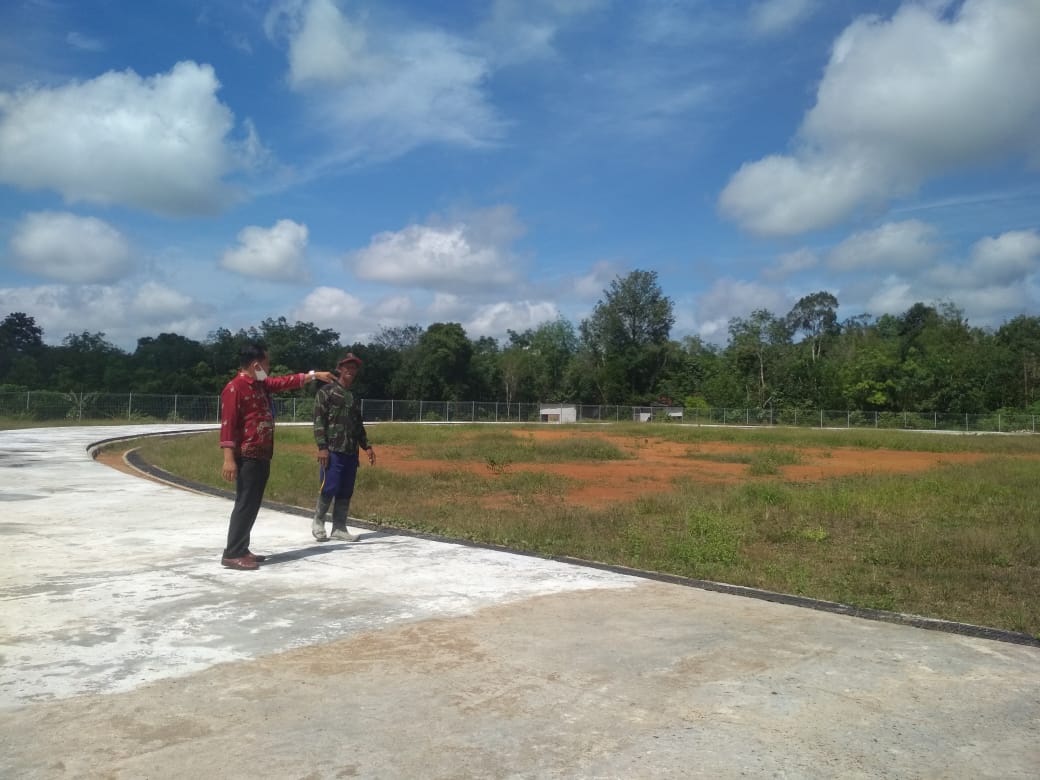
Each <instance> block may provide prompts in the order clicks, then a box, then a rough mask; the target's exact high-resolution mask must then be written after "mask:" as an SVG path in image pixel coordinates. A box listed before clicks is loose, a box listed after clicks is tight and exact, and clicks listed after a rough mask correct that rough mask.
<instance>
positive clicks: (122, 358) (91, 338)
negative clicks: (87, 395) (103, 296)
mask: <svg viewBox="0 0 1040 780" xmlns="http://www.w3.org/2000/svg"><path fill="white" fill-rule="evenodd" d="M52 358H53V360H54V366H53V369H54V374H53V382H54V384H55V386H56V389H58V390H72V391H77V392H96V391H102V390H103V391H108V392H128V391H129V390H130V388H129V386H128V384H129V383H128V381H127V377H128V375H129V360H130V356H129V355H128V354H127V353H126V352H124V351H123V350H121V349H119V348H118V347H117V346H115V345H114V344H112V343H110V342H109V341H107V340H106V339H105V334H104V333H100V332H99V333H90V332H88V331H83V332H82V333H70V334H69V335H68V336H66V337H65V338H64V339H63V340H62V344H61V346H60V347H58V348H56V349H55V350H53V353H52Z"/></svg>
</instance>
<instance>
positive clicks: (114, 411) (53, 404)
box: [0, 390, 1040, 433]
mask: <svg viewBox="0 0 1040 780" xmlns="http://www.w3.org/2000/svg"><path fill="white" fill-rule="evenodd" d="M313 411H314V401H313V399H311V398H306V397H300V398H297V397H287V396H275V413H276V415H277V417H278V419H280V420H285V421H287V422H307V421H309V420H310V419H311V417H312V414H313ZM361 412H362V415H363V416H364V418H365V421H366V422H499V423H502V422H514V423H539V422H540V423H599V422H631V421H636V422H652V423H685V424H687V425H732V426H749V427H750V426H754V427H762V426H774V425H782V426H790V427H803V428H879V429H881V428H886V429H896V430H926V431H951V432H953V431H959V432H965V433H972V432H974V433H1036V426H1037V417H1038V416H1040V415H1035V414H1031V413H1029V412H1009V411H1006V410H1004V411H1000V412H991V413H988V414H951V413H946V412H858V411H850V410H844V411H839V410H833V409H753V408H712V409H684V408H683V407H681V406H668V407H656V406H614V405H602V406H597V405H590V404H565V403H564V404H561V403H543V404H535V403H516V404H507V403H498V402H490V401H397V400H374V399H367V398H366V399H363V400H362V402H361ZM3 419H6V420H12V421H18V420H25V421H38V422H48V421H51V422H59V421H61V422H68V421H76V422H95V421H104V422H120V421H126V422H129V423H135V422H139V423H153V422H156V421H168V422H219V421H220V397H219V396H215V395H208V396H201V395H146V394H139V393H127V394H112V393H58V392H53V391H49V390H32V391H27V392H19V393H0V420H3Z"/></svg>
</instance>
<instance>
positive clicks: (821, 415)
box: [820, 409, 823, 428]
mask: <svg viewBox="0 0 1040 780" xmlns="http://www.w3.org/2000/svg"><path fill="white" fill-rule="evenodd" d="M820 427H821V428H822V427H823V409H820Z"/></svg>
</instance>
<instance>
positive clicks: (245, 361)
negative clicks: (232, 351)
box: [238, 341, 267, 368]
mask: <svg viewBox="0 0 1040 780" xmlns="http://www.w3.org/2000/svg"><path fill="white" fill-rule="evenodd" d="M266 356H267V345H266V344H264V342H262V341H250V342H247V343H245V344H243V345H242V348H241V349H240V350H238V365H239V367H240V368H248V367H249V364H250V363H252V362H253V361H255V360H263V359H264V357H266Z"/></svg>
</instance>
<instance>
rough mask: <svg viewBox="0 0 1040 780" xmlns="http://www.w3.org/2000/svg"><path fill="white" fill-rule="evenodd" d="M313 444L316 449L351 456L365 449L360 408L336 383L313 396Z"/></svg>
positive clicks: (365, 437) (363, 427)
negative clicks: (360, 449)
mask: <svg viewBox="0 0 1040 780" xmlns="http://www.w3.org/2000/svg"><path fill="white" fill-rule="evenodd" d="M314 443H315V444H317V445H318V449H319V450H330V451H331V452H347V453H354V452H357V451H358V447H361V448H362V449H368V434H367V433H365V423H364V420H362V418H361V405H360V404H359V403H358V400H357V399H356V398H354V394H353V393H351V392H350V391H349V390H347V389H346V388H345V387H343V385H341V384H339V383H338V382H333V383H331V384H327V385H325V386H324V387H322V388H321V389H320V390H318V393H317V395H315V396H314Z"/></svg>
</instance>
